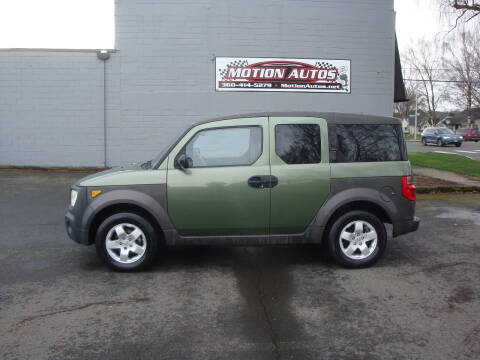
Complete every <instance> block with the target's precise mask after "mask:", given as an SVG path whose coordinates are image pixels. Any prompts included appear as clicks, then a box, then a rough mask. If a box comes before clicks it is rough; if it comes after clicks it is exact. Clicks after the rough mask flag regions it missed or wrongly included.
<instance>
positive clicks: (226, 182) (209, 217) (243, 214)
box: [167, 118, 270, 236]
mask: <svg viewBox="0 0 480 360" xmlns="http://www.w3.org/2000/svg"><path fill="white" fill-rule="evenodd" d="M227 125H228V126H239V125H261V126H262V129H263V153H262V155H261V156H260V158H259V159H258V160H257V161H256V162H255V163H254V164H253V165H251V166H225V167H211V168H194V169H187V170H185V171H183V170H178V169H175V168H174V159H175V156H176V155H177V154H178V152H179V151H180V150H181V149H182V148H183V146H184V145H185V144H186V143H187V142H188V140H189V139H190V138H192V136H193V135H194V134H195V133H197V132H198V131H199V130H202V129H207V128H216V127H221V126H227ZM267 145H268V119H267V118H252V119H236V120H228V121H218V122H214V123H208V124H202V125H199V126H197V127H195V128H194V129H192V130H191V131H190V132H189V133H188V134H187V135H186V136H185V138H184V139H182V140H181V141H180V142H179V144H178V145H177V146H176V147H175V148H174V149H173V150H172V152H171V153H170V156H169V159H168V182H167V198H168V214H169V216H170V219H171V220H172V222H173V224H174V225H175V227H176V229H177V231H178V232H179V233H180V234H181V235H197V236H202V235H253V234H256V235H260V234H266V233H267V231H268V215H269V206H270V191H269V189H254V188H251V187H249V186H248V184H247V181H248V179H249V178H250V177H252V176H255V175H269V174H270V167H269V159H268V147H267Z"/></svg>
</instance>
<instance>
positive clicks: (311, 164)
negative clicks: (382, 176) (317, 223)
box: [269, 117, 330, 234]
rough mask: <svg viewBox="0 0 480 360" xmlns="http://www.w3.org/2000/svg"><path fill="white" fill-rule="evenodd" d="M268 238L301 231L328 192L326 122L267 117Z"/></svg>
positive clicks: (309, 119)
mask: <svg viewBox="0 0 480 360" xmlns="http://www.w3.org/2000/svg"><path fill="white" fill-rule="evenodd" d="M269 125H270V165H271V175H272V178H273V179H275V178H276V179H278V184H277V185H275V186H273V187H272V188H271V194H270V196H271V200H270V203H271V206H270V234H296V233H302V232H304V231H305V229H306V228H307V226H308V225H309V224H310V223H311V222H312V220H313V218H314V217H315V215H316V213H317V211H318V210H319V209H320V207H321V206H322V204H323V203H324V202H325V200H326V198H327V196H328V194H329V192H330V164H329V159H328V136H327V134H328V131H327V124H326V121H325V120H323V119H319V118H313V117H271V118H269Z"/></svg>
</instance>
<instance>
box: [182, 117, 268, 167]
mask: <svg viewBox="0 0 480 360" xmlns="http://www.w3.org/2000/svg"><path fill="white" fill-rule="evenodd" d="M254 127H257V128H260V153H259V154H258V156H257V158H256V159H255V160H253V161H252V162H251V163H250V164H239V165H216V166H192V167H189V168H188V169H208V168H223V167H239V166H252V165H253V164H255V163H256V162H257V161H258V159H260V157H261V156H262V155H263V150H264V148H263V126H262V125H232V126H215V127H211V128H206V129H200V130H198V131H196V132H195V133H193V134H192V136H191V137H190V139H188V141H187V142H186V143H185V145H183V146H182V148H181V149H180V151H179V152H178V153H177V155H175V159H174V162H173V163H174V168H175V169H180V168H179V167H178V165H177V160H178V158H179V157H180V155H183V154H185V152H186V148H187V146H188V144H190V142H191V141H192V140H193V138H194V137H195V136H197V134H199V133H201V132H203V131H211V130H223V129H235V128H254Z"/></svg>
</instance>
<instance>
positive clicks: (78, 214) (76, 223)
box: [65, 185, 91, 245]
mask: <svg viewBox="0 0 480 360" xmlns="http://www.w3.org/2000/svg"><path fill="white" fill-rule="evenodd" d="M72 189H75V190H77V191H78V195H77V202H76V203H75V206H74V207H71V206H69V207H68V211H67V213H66V214H65V227H66V228H67V234H68V236H69V237H70V238H71V239H72V240H73V241H75V242H77V243H79V244H83V245H90V244H91V242H90V239H89V236H88V233H89V231H88V228H85V227H84V226H83V224H82V218H83V214H84V212H85V209H86V207H87V205H88V204H87V189H86V188H85V187H80V186H75V185H74V186H72Z"/></svg>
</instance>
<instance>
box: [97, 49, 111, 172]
mask: <svg viewBox="0 0 480 360" xmlns="http://www.w3.org/2000/svg"><path fill="white" fill-rule="evenodd" d="M97 58H98V59H100V60H102V61H103V166H104V167H107V86H106V85H107V80H106V67H107V66H106V61H107V60H108V59H109V58H110V53H109V52H108V50H100V51H97Z"/></svg>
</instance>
